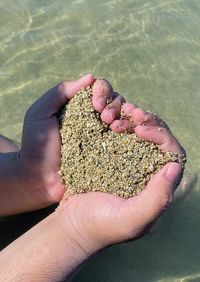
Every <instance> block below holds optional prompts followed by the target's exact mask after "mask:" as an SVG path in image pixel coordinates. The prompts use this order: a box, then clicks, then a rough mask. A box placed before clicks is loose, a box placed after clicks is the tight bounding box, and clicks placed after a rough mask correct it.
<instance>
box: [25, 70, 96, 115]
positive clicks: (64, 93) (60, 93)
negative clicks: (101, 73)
mask: <svg viewBox="0 0 200 282" xmlns="http://www.w3.org/2000/svg"><path fill="white" fill-rule="evenodd" d="M93 81H94V77H93V76H92V75H91V74H88V75H85V76H82V77H81V78H80V79H78V80H72V81H67V82H62V83H59V84H58V85H57V86H55V87H54V88H52V89H50V90H49V91H48V92H46V93H45V94H44V95H43V96H42V97H40V98H39V99H38V100H37V101H36V102H35V103H34V104H33V105H32V106H31V107H30V108H29V110H28V111H27V114H26V119H29V120H44V119H48V118H50V117H52V116H54V115H55V114H57V112H58V111H59V110H60V109H61V108H62V107H63V106H64V105H65V104H66V103H67V101H68V100H69V99H71V98H72V97H73V96H74V95H75V94H76V93H77V92H78V91H79V90H80V89H81V88H84V87H87V86H89V85H91V84H92V83H93Z"/></svg>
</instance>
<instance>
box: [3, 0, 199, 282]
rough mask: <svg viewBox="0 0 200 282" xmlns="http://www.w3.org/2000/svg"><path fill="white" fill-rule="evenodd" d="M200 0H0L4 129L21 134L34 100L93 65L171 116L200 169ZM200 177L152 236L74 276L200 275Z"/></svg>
mask: <svg viewBox="0 0 200 282" xmlns="http://www.w3.org/2000/svg"><path fill="white" fill-rule="evenodd" d="M199 26H200V1H198V0H179V1H172V0H171V1H167V0H164V1H162V0H152V1H147V0H140V1H139V0H126V1H123V0H110V1H109V0H102V1H97V0H75V1H71V0H69V1H64V0H60V1H58V3H57V2H55V1H52V0H48V1H47V0H41V1H33V0H21V1H12V0H0V114H1V119H0V133H1V134H4V135H6V136H8V137H10V138H12V139H14V140H17V141H20V138H21V131H22V124H23V117H24V114H25V111H26V109H27V108H28V107H29V105H31V104H32V103H33V101H35V100H36V99H37V97H39V96H40V95H41V94H42V93H44V92H45V91H46V90H47V89H49V88H50V87H52V86H54V85H55V84H57V83H58V82H59V81H62V80H68V79H74V78H77V77H79V76H80V75H82V74H85V73H88V72H92V73H94V74H95V75H100V76H103V77H105V78H107V79H108V80H109V81H110V82H111V83H112V84H113V87H114V88H115V90H117V91H118V92H120V93H121V94H122V95H124V96H125V98H126V99H127V100H129V101H131V102H134V103H135V104H137V105H139V106H141V107H144V108H146V109H148V110H151V111H154V112H156V113H158V114H159V115H161V117H162V118H163V119H164V120H165V121H166V122H167V123H168V125H169V126H170V128H171V129H172V131H173V132H174V133H175V135H176V136H177V138H178V139H179V140H180V142H181V144H182V145H183V146H184V147H185V149H186V151H187V155H188V162H187V170H188V171H194V172H196V173H197V175H199V171H200V142H199V134H200V123H199V120H200V111H199V105H200V79H199V77H200V29H199ZM199 203H200V186H199V182H198V183H196V184H195V185H194V187H193V188H192V190H191V192H190V193H189V194H188V195H187V196H186V197H185V198H184V199H182V200H181V201H179V202H178V203H176V204H174V205H172V207H171V209H170V210H169V211H167V212H166V213H165V215H164V216H163V217H162V219H161V220H160V221H159V222H158V224H157V227H156V228H155V230H154V231H153V232H151V233H150V234H149V235H148V236H146V237H144V238H143V239H140V240H138V241H133V242H129V243H126V244H121V245H117V246H114V247H110V248H108V249H106V250H104V251H102V252H101V253H99V254H98V255H97V256H96V257H94V258H93V259H91V260H90V262H89V263H88V264H87V265H86V266H85V267H84V268H83V269H82V270H81V271H80V273H79V274H78V275H77V276H76V278H75V279H74V281H76V282H78V281H97V282H98V281H103V282H107V281H109V282H112V281H115V282H119V281H120V282H126V281H144V282H146V281H160V282H161V281H162V282H167V281H200V270H199V266H200V259H199V258H200V204H199Z"/></svg>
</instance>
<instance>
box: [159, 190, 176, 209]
mask: <svg viewBox="0 0 200 282" xmlns="http://www.w3.org/2000/svg"><path fill="white" fill-rule="evenodd" d="M172 200H173V196H172V194H171V193H170V192H163V193H162V194H161V195H160V198H159V209H160V210H161V211H162V210H165V209H167V208H168V207H169V206H170V204H171V203H172Z"/></svg>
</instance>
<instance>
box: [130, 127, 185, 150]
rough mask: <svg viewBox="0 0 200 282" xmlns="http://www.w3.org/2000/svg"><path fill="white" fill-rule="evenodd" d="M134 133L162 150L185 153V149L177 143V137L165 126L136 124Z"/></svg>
mask: <svg viewBox="0 0 200 282" xmlns="http://www.w3.org/2000/svg"><path fill="white" fill-rule="evenodd" d="M135 133H136V135H137V136H138V137H140V138H141V139H144V140H146V141H148V142H151V143H155V144H157V145H159V148H160V149H161V150H162V151H164V152H168V151H171V152H175V153H177V154H180V155H182V154H183V155H185V151H184V149H183V148H182V146H181V145H180V144H179V142H178V141H177V139H176V138H175V137H174V136H173V135H172V133H171V132H169V131H168V130H167V129H166V128H163V127H159V126H146V125H137V126H136V127H135Z"/></svg>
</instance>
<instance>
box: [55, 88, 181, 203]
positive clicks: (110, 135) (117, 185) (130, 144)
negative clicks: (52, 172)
mask: <svg viewBox="0 0 200 282" xmlns="http://www.w3.org/2000/svg"><path fill="white" fill-rule="evenodd" d="M60 133H61V138H62V146H61V156H62V158H61V160H62V163H61V171H60V172H61V175H62V179H63V182H64V183H65V184H66V186H67V194H68V195H71V194H79V193H84V192H89V191H101V192H108V193H112V194H114V195H117V196H122V197H124V198H129V197H132V196H134V195H138V194H139V193H140V192H141V190H142V189H143V188H144V187H145V185H146V184H147V182H148V181H149V180H150V178H151V176H152V175H153V174H155V173H156V172H157V171H158V170H159V169H160V168H162V167H163V166H164V165H165V164H166V163H168V162H171V161H173V162H179V161H180V156H178V155H177V154H175V153H172V152H162V151H161V150H160V149H159V148H158V146H157V145H155V144H152V143H149V142H146V141H144V140H142V139H140V138H138V137H137V136H136V135H135V134H128V133H116V132H113V131H111V130H110V129H109V128H108V126H107V125H106V124H104V123H102V121H101V120H100V116H99V114H98V113H97V112H96V111H95V110H94V108H93V106H92V90H91V88H90V87H88V88H86V89H82V90H81V91H79V92H78V93H77V94H76V95H75V96H74V98H72V99H71V100H70V102H69V104H68V105H66V107H65V108H64V110H63V111H62V114H61V116H60Z"/></svg>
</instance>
